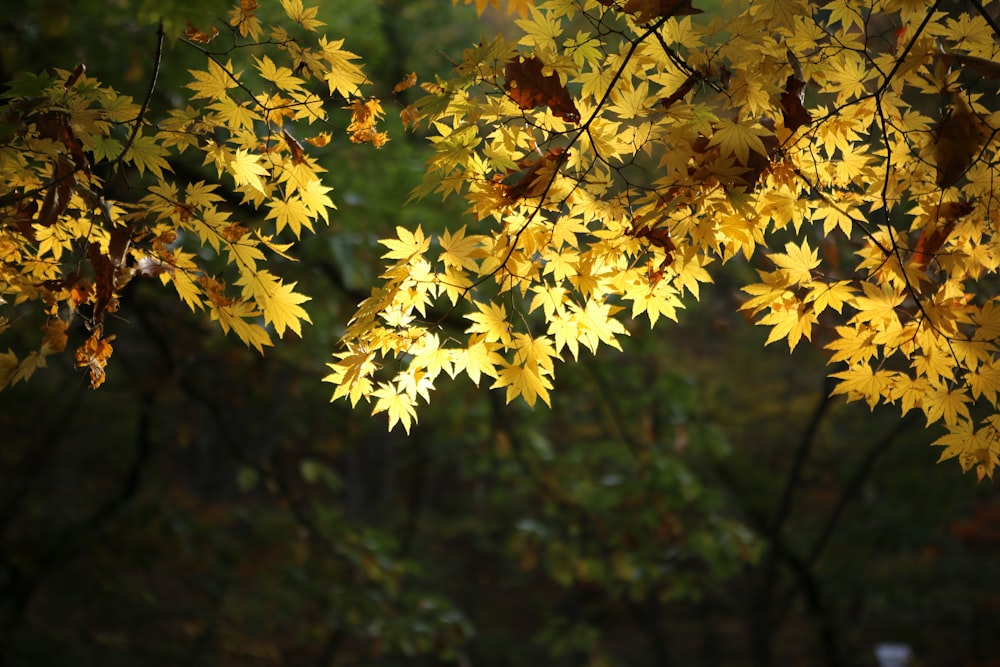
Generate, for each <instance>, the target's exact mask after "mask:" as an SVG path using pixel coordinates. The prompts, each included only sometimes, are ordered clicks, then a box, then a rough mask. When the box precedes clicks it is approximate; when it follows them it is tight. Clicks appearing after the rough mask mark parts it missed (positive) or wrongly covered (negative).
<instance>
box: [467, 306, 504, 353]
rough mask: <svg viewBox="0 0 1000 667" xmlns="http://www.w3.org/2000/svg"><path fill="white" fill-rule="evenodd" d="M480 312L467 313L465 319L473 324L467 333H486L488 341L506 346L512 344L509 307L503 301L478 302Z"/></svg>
mask: <svg viewBox="0 0 1000 667" xmlns="http://www.w3.org/2000/svg"><path fill="white" fill-rule="evenodd" d="M476 308H478V309H479V312H478V313H467V314H466V315H465V319H467V320H469V321H470V322H472V325H471V326H470V327H469V328H468V329H466V330H465V333H481V334H484V336H485V337H484V339H483V340H485V341H486V342H490V343H492V342H499V343H500V344H502V345H503V346H504V347H510V345H511V342H512V340H511V327H510V322H509V321H508V319H507V308H506V307H505V306H504V305H503V304H502V303H501V304H496V303H479V302H477V303H476Z"/></svg>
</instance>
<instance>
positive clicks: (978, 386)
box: [326, 0, 1000, 478]
mask: <svg viewBox="0 0 1000 667" xmlns="http://www.w3.org/2000/svg"><path fill="white" fill-rule="evenodd" d="M466 2H471V0H466ZM487 4H488V3H487V2H485V1H482V2H480V1H478V0H477V2H476V5H477V8H478V9H479V10H482V9H483V8H485V6H486V5H487ZM493 4H496V3H493ZM511 7H514V8H516V9H518V10H521V9H525V8H522V3H517V4H514V3H512V4H511ZM526 9H527V11H522V13H523V17H522V18H521V19H520V20H518V21H517V25H518V26H519V28H520V29H521V30H522V31H523V36H522V37H520V38H519V39H514V40H512V41H508V40H506V39H504V38H503V37H497V38H495V39H492V40H484V41H482V42H480V43H479V44H478V45H477V46H475V47H472V48H470V49H468V50H467V51H466V52H465V53H464V54H463V57H462V59H461V61H460V62H459V63H458V64H457V66H456V67H455V69H454V73H453V76H451V77H450V78H448V79H447V80H439V81H437V82H436V83H433V84H429V83H425V84H423V88H424V90H425V92H426V93H427V94H426V96H425V97H424V98H423V99H421V100H420V101H418V102H417V103H416V105H415V106H416V109H417V111H418V112H419V114H420V118H421V121H422V122H423V123H424V124H425V125H426V127H427V128H428V129H429V131H430V141H431V142H432V144H433V147H434V154H433V156H432V157H431V158H430V160H429V162H428V164H427V170H426V178H425V181H424V183H423V185H422V186H421V187H420V188H419V189H418V191H417V192H416V195H417V196H435V195H441V196H443V197H455V196H460V197H463V198H464V199H465V201H466V202H467V204H468V209H469V219H468V220H465V221H461V222H459V223H456V226H455V228H453V230H452V231H450V232H447V233H445V234H443V235H441V236H436V235H434V236H428V235H426V234H425V233H424V232H423V231H422V230H421V229H420V228H417V229H415V230H412V229H399V230H398V234H397V238H395V239H390V240H387V241H385V245H386V247H387V248H388V252H387V253H386V254H385V259H386V262H387V267H386V269H385V272H384V274H383V276H382V278H383V283H382V285H381V286H379V287H377V288H376V289H374V290H373V291H372V295H371V296H370V297H369V298H368V299H366V300H365V301H364V302H363V303H362V304H361V305H360V309H359V310H358V313H357V314H356V315H355V317H354V319H353V320H352V322H351V323H350V325H349V328H348V330H347V334H346V336H345V337H344V341H343V350H342V351H340V352H337V353H336V355H335V359H334V361H333V363H331V364H330V366H331V369H332V372H331V373H330V375H329V376H328V377H327V378H326V379H327V380H328V381H330V382H332V383H333V384H334V385H336V386H335V389H334V393H333V396H334V398H339V397H346V398H348V399H349V400H350V401H351V402H353V403H357V402H359V401H360V400H362V399H364V400H370V399H372V398H374V399H376V402H375V403H374V411H375V412H381V411H386V412H388V414H389V419H390V425H394V424H395V423H397V422H399V423H401V424H402V425H403V426H404V428H406V429H409V428H410V426H411V424H412V422H413V421H414V420H415V419H416V414H417V413H416V412H415V406H416V404H417V403H418V402H419V401H420V400H421V399H424V400H426V399H427V398H428V396H429V390H430V389H431V388H432V387H433V386H434V384H435V383H436V382H438V381H439V380H440V379H441V377H442V375H447V376H449V377H452V376H455V375H457V374H459V373H463V372H464V373H466V374H467V375H468V376H469V377H470V378H472V380H473V381H474V382H475V383H477V384H480V383H483V382H486V383H487V385H488V386H490V387H494V388H497V389H503V390H504V391H505V393H506V397H507V400H508V401H509V400H512V399H513V398H515V397H522V398H524V400H526V401H527V402H528V403H529V404H533V403H535V402H536V401H537V400H538V399H541V400H542V401H544V402H548V401H549V392H550V390H551V389H552V386H553V385H552V377H553V374H554V372H555V367H556V363H555V362H557V361H559V360H561V359H563V358H565V357H566V355H567V354H568V355H571V356H573V357H574V358H576V356H577V355H578V353H579V351H580V349H581V348H583V349H585V350H587V351H591V352H593V351H595V350H596V349H597V347H598V346H600V345H610V346H612V347H618V345H619V340H620V338H621V337H622V336H625V335H627V333H628V327H627V326H626V323H627V321H628V320H629V319H631V318H635V317H638V316H641V315H643V314H645V315H646V316H647V317H648V320H649V322H650V324H653V323H655V322H656V321H657V320H658V319H661V318H666V319H675V318H676V313H677V311H678V309H680V308H682V307H683V304H684V300H685V297H686V295H690V296H691V297H693V298H697V297H698V296H699V288H700V286H701V285H702V284H704V283H707V282H710V281H711V273H710V272H711V271H712V270H715V269H717V268H718V267H719V266H720V265H722V264H723V263H726V262H734V261H739V262H746V263H749V264H750V265H752V266H753V267H754V268H755V269H756V271H757V273H758V274H759V280H758V282H756V283H755V284H750V285H747V286H746V288H745V290H746V294H747V298H746V300H745V303H744V305H743V307H744V308H745V309H746V310H747V311H748V312H749V313H751V314H752V315H753V316H755V317H756V319H757V321H758V322H759V323H760V324H762V325H764V326H768V327H770V328H771V331H770V336H769V338H768V342H769V343H770V342H775V341H779V340H784V341H786V342H787V344H788V345H789V347H790V348H795V347H796V346H797V345H801V344H803V342H804V341H811V342H812V343H813V344H816V345H819V346H822V347H824V348H826V349H827V350H828V351H829V352H830V363H831V374H832V376H833V377H834V378H836V380H837V384H836V387H835V389H834V393H835V394H839V395H844V396H845V397H846V398H847V399H848V400H852V401H853V400H858V401H864V402H865V403H867V404H868V405H870V406H873V407H874V406H876V405H880V404H892V405H896V406H898V407H899V408H900V410H901V411H902V412H904V413H905V412H907V411H910V410H918V411H920V412H922V413H923V415H924V416H925V418H926V422H927V424H928V425H931V424H939V425H940V426H942V427H943V429H944V431H945V435H943V436H942V437H940V438H939V439H938V440H937V442H936V443H935V444H937V445H939V446H941V447H943V450H942V459H949V458H957V459H958V461H959V463H960V464H961V466H962V468H963V469H965V470H970V469H975V470H976V472H977V474H978V475H979V477H980V478H982V477H983V476H992V475H993V473H994V471H995V470H996V466H997V464H998V460H1000V459H998V456H1000V438H998V436H1000V431H998V430H997V429H998V426H1000V416H998V411H997V396H998V392H1000V295H998V293H997V286H998V285H1000V281H998V276H997V270H998V267H1000V245H998V242H997V238H995V236H994V234H995V232H994V227H995V226H996V222H995V221H996V220H998V219H1000V203H998V202H1000V196H998V192H997V190H998V188H1000V173H998V172H1000V153H998V146H1000V142H998V141H997V140H996V137H995V134H996V132H997V129H1000V103H998V101H997V100H998V98H997V95H996V86H997V81H998V78H1000V64H998V59H1000V56H998V50H1000V46H998V44H1000V26H998V24H997V22H996V20H995V18H993V17H994V16H995V15H996V13H997V10H998V9H1000V2H996V1H994V2H989V1H987V0H971V1H970V2H967V3H960V4H955V3H944V2H941V1H936V2H912V1H911V0H837V2H835V3H832V4H831V3H826V2H816V1H809V0H798V1H794V2H789V1H773V2H772V1H768V2H750V3H746V2H733V3H731V5H730V6H728V7H727V8H725V9H724V10H723V11H722V12H720V13H719V14H718V15H716V16H709V15H707V14H701V12H700V10H699V8H698V0H694V3H693V4H692V2H691V1H690V0H665V1H662V2H635V1H634V0H544V1H542V0H540V1H538V2H535V3H533V5H532V6H531V7H530V8H526Z"/></svg>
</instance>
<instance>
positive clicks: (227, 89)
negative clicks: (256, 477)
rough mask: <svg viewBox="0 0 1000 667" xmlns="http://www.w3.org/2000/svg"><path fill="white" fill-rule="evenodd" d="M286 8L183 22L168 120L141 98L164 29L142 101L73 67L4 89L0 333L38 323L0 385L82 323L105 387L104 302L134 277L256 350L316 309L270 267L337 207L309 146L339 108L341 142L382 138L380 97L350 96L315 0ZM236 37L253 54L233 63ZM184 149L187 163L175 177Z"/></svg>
mask: <svg viewBox="0 0 1000 667" xmlns="http://www.w3.org/2000/svg"><path fill="white" fill-rule="evenodd" d="M280 4H281V7H282V9H283V10H284V13H285V19H283V23H282V24H281V25H270V26H268V25H265V24H263V23H262V22H261V20H260V19H259V18H258V16H257V14H256V12H257V2H256V1H255V0H242V1H241V2H239V3H238V4H237V5H236V6H235V7H234V9H233V10H232V12H231V13H230V15H229V19H228V28H229V32H230V34H229V35H228V36H225V37H224V36H222V35H221V34H220V31H219V30H218V29H217V28H213V29H212V31H211V32H210V33H204V32H201V31H199V30H197V29H196V28H194V27H190V28H189V29H188V30H187V31H186V32H185V33H184V37H183V40H184V41H185V42H186V43H187V46H189V47H192V48H194V49H197V50H198V51H199V52H200V53H201V57H203V62H204V67H203V68H201V69H195V70H192V71H191V72H190V75H191V79H190V82H189V83H188V84H187V86H186V89H185V90H184V91H183V93H185V94H186V100H185V101H184V102H183V103H182V104H181V105H180V106H179V107H177V108H175V109H173V110H171V111H169V112H168V113H167V114H166V115H165V117H164V116H163V115H162V114H158V113H157V112H156V111H155V110H153V109H150V108H149V106H150V101H151V100H152V97H153V90H154V85H155V81H156V75H155V73H156V72H157V71H158V70H159V67H160V64H161V63H160V61H161V55H162V51H163V42H164V34H163V29H162V27H161V29H160V31H159V33H158V36H157V37H158V42H157V45H156V55H155V66H154V75H153V77H152V80H151V81H150V85H149V87H148V90H147V92H146V95H145V97H144V99H142V100H140V101H136V100H135V99H133V98H132V97H130V96H127V95H123V94H121V93H118V92H116V91H114V90H112V89H110V88H108V87H106V86H103V85H101V84H100V83H99V82H98V81H97V80H95V79H93V78H91V77H90V76H88V74H87V73H86V71H85V68H84V67H83V66H80V67H78V68H76V69H75V70H74V71H72V72H70V71H57V72H55V74H54V75H40V76H32V75H27V76H23V77H21V78H20V79H19V80H17V81H15V82H14V83H13V85H12V86H11V87H10V89H9V90H8V91H6V92H5V93H4V94H3V96H2V105H0V216H2V218H0V331H2V330H5V329H7V328H8V327H9V326H10V325H11V324H12V323H13V322H15V321H18V322H20V321H22V320H23V321H25V322H27V321H36V322H37V321H38V320H39V319H40V320H41V322H42V324H41V330H42V333H41V335H40V343H39V345H38V347H37V349H34V350H31V351H28V352H27V353H25V352H24V351H17V352H15V351H14V350H12V349H7V351H6V352H5V353H3V354H0V388H3V387H5V386H8V385H10V384H13V383H17V382H19V381H21V380H24V379H26V378H28V377H29V376H30V375H31V374H32V373H33V372H34V371H35V369H37V368H39V367H41V366H44V365H45V360H46V358H47V357H48V356H50V355H52V354H55V353H58V352H61V351H62V350H63V349H64V348H65V347H66V345H67V343H68V341H69V339H70V337H71V335H72V336H76V337H79V334H78V333H76V332H78V331H83V332H84V334H83V338H84V340H82V341H81V342H80V344H79V347H77V349H76V352H75V360H76V365H77V366H79V367H80V368H83V369H85V370H87V371H89V375H90V382H91V386H94V387H96V386H98V385H100V384H101V382H103V380H104V377H105V368H106V364H107V361H108V358H109V356H110V355H111V353H112V350H113V348H112V345H111V341H112V340H113V339H114V337H115V334H112V333H110V331H109V329H110V328H111V327H112V326H113V325H111V324H108V318H107V317H106V316H107V315H108V314H109V313H113V312H114V311H115V310H116V309H117V308H118V298H119V294H120V292H121V290H122V289H123V288H124V287H125V285H126V284H127V283H128V282H130V281H132V280H156V281H159V282H160V283H162V284H163V285H168V286H171V287H172V288H173V289H174V290H176V292H177V294H178V296H179V298H180V299H181V300H182V301H183V302H184V303H185V304H187V305H188V306H189V307H190V308H191V309H192V310H196V311H198V310H201V311H206V312H207V314H208V316H209V317H210V318H211V319H212V320H215V321H217V322H218V323H219V325H220V326H221V328H222V330H223V331H224V332H227V333H228V332H232V333H233V334H235V335H236V336H238V337H239V338H240V340H242V341H243V342H244V343H245V344H247V345H249V346H252V347H254V348H256V349H257V350H263V348H264V347H265V346H269V345H271V344H272V340H271V338H272V334H274V335H277V336H279V337H281V336H283V335H284V334H285V332H286V331H292V332H294V333H296V334H299V333H300V332H301V327H302V324H303V323H304V322H309V315H308V313H307V312H306V310H305V309H304V308H303V306H302V304H303V303H304V302H306V301H307V300H308V297H307V296H305V295H303V294H300V293H299V292H297V291H296V285H295V283H290V282H285V281H284V280H282V278H281V277H280V276H278V275H276V274H275V273H273V272H272V269H271V266H272V264H271V260H273V258H275V257H278V256H280V257H282V258H286V259H288V258H289V256H288V254H287V251H288V250H289V248H290V247H291V245H292V243H293V242H294V241H295V240H297V239H298V238H300V236H301V235H302V234H303V232H304V231H308V232H311V231H313V230H314V226H315V224H316V223H318V222H325V221H326V220H327V218H328V215H329V210H330V209H332V208H333V207H334V205H333V201H332V199H331V198H330V195H329V193H330V190H331V187H330V186H328V185H325V184H324V182H323V180H322V172H323V169H322V168H321V167H320V166H319V165H318V164H317V161H316V158H315V157H314V156H313V155H311V154H310V149H308V148H306V146H309V147H311V146H322V145H324V144H326V143H327V142H328V141H329V137H330V133H331V131H335V128H337V127H340V128H343V127H345V126H347V125H348V120H347V119H348V118H350V121H349V122H350V130H349V133H350V134H349V138H350V139H351V140H352V141H356V142H357V141H367V142H371V143H377V144H378V145H381V144H382V143H384V142H385V136H384V134H383V133H381V132H378V131H376V125H375V121H377V117H373V115H376V116H377V115H378V114H380V113H381V110H380V108H378V102H377V100H373V99H364V98H362V96H361V91H360V86H362V85H363V84H364V83H365V82H366V79H365V75H364V74H363V72H362V71H361V69H360V67H359V66H358V65H357V64H356V63H355V62H354V61H355V60H356V59H357V56H356V55H354V54H353V53H350V52H349V51H347V50H345V49H344V47H343V42H342V41H329V40H327V39H326V38H325V37H323V36H319V35H317V34H316V32H317V30H318V29H319V28H320V27H321V26H322V25H323V24H322V23H321V22H320V21H318V20H317V19H316V18H315V17H316V8H315V7H311V8H309V7H304V6H303V4H302V2H301V1H300V0H281V3H280ZM243 51H246V52H247V54H242V53H241V58H242V59H241V60H240V62H244V63H246V64H245V65H243V66H237V65H234V63H233V61H234V56H235V55H236V53H237V52H243ZM172 92H178V91H172ZM359 104H360V109H362V110H363V112H364V113H363V116H359V110H358V109H359V107H358V105H359ZM345 105H346V106H347V108H348V109H353V111H352V112H351V113H350V114H348V113H347V112H345V111H343V110H342V109H343V108H344V107H345ZM332 113H335V114H338V115H343V116H344V118H341V119H333V118H331V116H330V115H329V114H332ZM341 132H343V130H341ZM178 161H182V162H183V163H184V164H185V165H188V166H187V168H186V170H185V173H193V174H195V175H196V177H188V178H181V177H180V176H178V175H175V173H174V171H175V166H174V165H176V164H179V163H180V162H178ZM192 165H193V166H192ZM199 169H200V170H201V174H199ZM202 174H203V175H204V178H198V177H197V176H199V175H202ZM79 323H82V324H83V325H85V326H83V327H80V326H74V325H77V324H79ZM68 333H69V334H71V335H67V334H68Z"/></svg>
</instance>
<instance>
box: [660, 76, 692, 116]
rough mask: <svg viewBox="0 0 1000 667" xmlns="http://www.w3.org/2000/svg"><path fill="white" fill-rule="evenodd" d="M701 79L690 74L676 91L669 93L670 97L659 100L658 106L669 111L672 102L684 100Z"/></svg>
mask: <svg viewBox="0 0 1000 667" xmlns="http://www.w3.org/2000/svg"><path fill="white" fill-rule="evenodd" d="M700 78H701V76H700V75H698V74H696V73H692V74H689V75H688V78H686V79H684V83H682V84H681V85H680V86H678V88H677V90H675V91H674V92H673V93H671V95H670V97H664V98H663V99H661V100H660V104H661V105H663V108H664V109H669V108H670V107H671V106H673V104H674V102H677V101H678V100H682V99H684V96H685V95H687V94H688V93H690V92H691V89H692V88H694V85H695V84H696V83H698V80H699V79H700Z"/></svg>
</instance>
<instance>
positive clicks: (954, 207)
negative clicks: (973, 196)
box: [913, 201, 975, 270]
mask: <svg viewBox="0 0 1000 667" xmlns="http://www.w3.org/2000/svg"><path fill="white" fill-rule="evenodd" d="M974 208H975V205H974V204H973V203H972V202H968V201H951V202H945V203H944V204H941V205H940V206H939V207H938V209H937V211H936V214H937V215H936V218H937V219H936V220H935V221H934V222H932V223H928V224H927V225H926V226H924V231H923V232H922V233H921V234H920V239H918V240H917V245H916V246H915V247H914V248H913V259H914V261H915V262H916V263H917V267H919V268H920V269H921V270H923V269H926V268H927V265H928V264H930V261H931V259H933V258H934V256H935V255H936V254H937V252H938V250H940V249H941V246H942V245H944V242H945V241H947V240H948V237H949V236H950V235H951V232H952V231H953V230H954V229H955V224H956V223H957V222H958V221H959V220H960V219H961V218H964V217H965V216H967V215H969V214H970V213H972V210H973V209H974Z"/></svg>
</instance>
